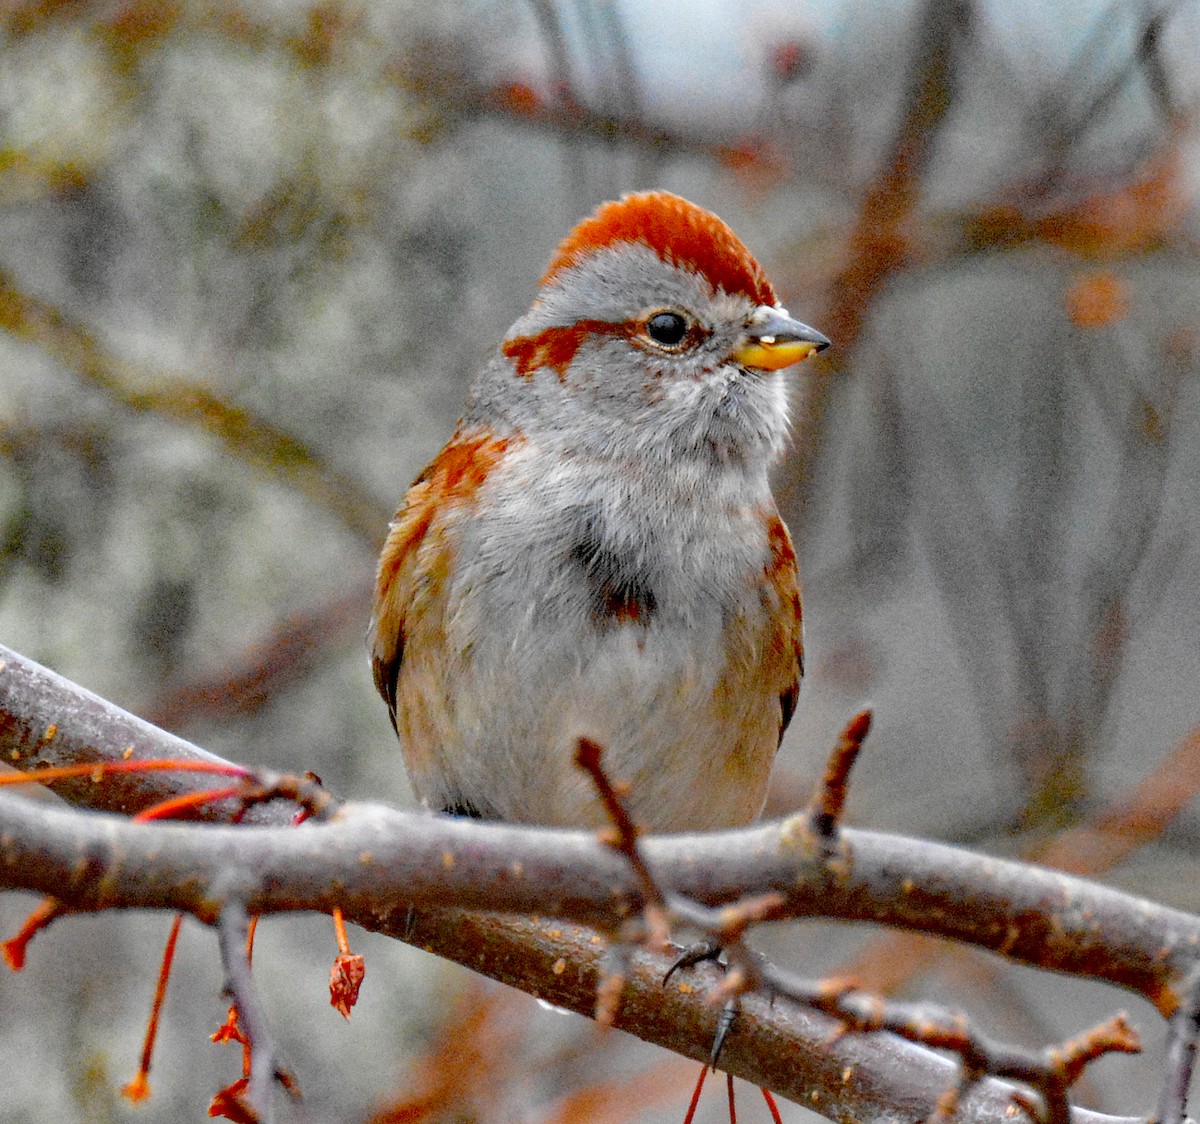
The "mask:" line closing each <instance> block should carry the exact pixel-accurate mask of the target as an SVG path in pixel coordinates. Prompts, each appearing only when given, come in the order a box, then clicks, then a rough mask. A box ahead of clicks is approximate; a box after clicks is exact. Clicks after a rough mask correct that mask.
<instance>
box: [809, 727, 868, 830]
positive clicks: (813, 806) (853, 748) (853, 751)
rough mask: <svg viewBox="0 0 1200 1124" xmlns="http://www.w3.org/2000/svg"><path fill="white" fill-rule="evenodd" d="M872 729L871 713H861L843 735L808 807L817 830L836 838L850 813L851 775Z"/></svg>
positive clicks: (813, 825) (831, 754) (826, 764)
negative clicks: (843, 816) (844, 816)
mask: <svg viewBox="0 0 1200 1124" xmlns="http://www.w3.org/2000/svg"><path fill="white" fill-rule="evenodd" d="M870 729H871V712H870V711H869V710H863V711H860V712H859V713H858V714H856V715H855V716H854V717H853V718H851V719H850V721H849V722H848V723H847V724H846V728H845V729H844V730H843V731H842V736H841V737H840V738H839V739H838V743H837V745H836V746H834V747H833V752H832V753H830V755H829V760H828V761H827V762H826V763H825V775H824V777H822V778H821V783H820V785H819V786H818V788H817V790H816V792H814V793H813V795H812V799H811V800H810V801H809V804H808V815H809V817H810V819H811V820H812V827H813V831H815V832H816V833H817V834H818V835H820V836H822V837H824V838H826V839H832V838H833V836H835V835H836V834H837V830H838V827H839V825H840V824H841V821H842V814H843V813H844V812H845V810H846V796H847V794H848V793H849V788H850V773H851V771H852V770H853V768H854V765H855V763H856V762H857V761H858V755H859V753H860V752H861V751H862V746H863V741H864V740H865V739H866V736H867V734H868V733H869V732H870Z"/></svg>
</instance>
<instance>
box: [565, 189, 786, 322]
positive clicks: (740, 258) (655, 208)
mask: <svg viewBox="0 0 1200 1124" xmlns="http://www.w3.org/2000/svg"><path fill="white" fill-rule="evenodd" d="M622 242H639V243H641V244H642V245H643V246H648V247H649V248H650V249H651V250H653V251H654V252H655V253H656V254H657V255H658V256H659V257H660V258H662V260H663V261H665V262H667V263H668V264H670V265H679V266H683V267H685V268H687V269H691V270H693V271H694V272H696V273H698V274H699V275H700V276H702V277H703V278H704V279H705V280H706V281H707V282H708V283H709V285H710V286H712V288H713V290H714V292H715V291H716V290H718V289H720V290H724V291H725V292H726V293H740V294H742V295H743V296H746V297H748V298H749V299H750V300H751V301H753V302H754V303H755V304H756V305H764V304H765V305H772V306H773V305H775V304H777V303H778V298H777V297H776V295H775V290H774V289H773V288H772V286H771V282H770V281H768V280H767V275H766V274H765V273H764V272H763V269H762V266H760V265H759V264H758V262H757V261H755V260H754V257H753V255H752V254H751V253H750V251H749V250H747V249H746V247H745V245H744V244H743V243H742V240H741V239H740V238H738V236H737V235H736V234H734V233H733V231H732V230H730V229H729V227H728V226H727V225H726V224H725V223H724V222H723V221H722V220H721V219H719V218H718V217H717V216H716V215H714V214H713V213H712V212H711V211H706V210H705V209H704V208H703V207H697V206H696V204H695V203H690V202H688V200H686V199H682V198H680V197H679V196H678V195H672V194H671V193H670V192H667V191H648V192H644V193H642V194H639V195H626V196H625V197H624V198H623V199H620V200H618V201H616V202H614V203H605V204H604V205H603V206H602V207H600V208H599V210H597V211H596V213H595V214H594V215H592V216H591V217H590V218H586V219H584V220H583V222H581V223H580V224H579V225H578V226H577V227H575V229H574V230H573V231H571V233H570V234H569V235H567V237H566V238H565V239H564V240H563V242H562V244H561V245H560V246H559V247H558V249H557V250H556V251H555V254H554V257H553V258H551V259H550V264H549V266H548V267H547V268H546V272H545V274H544V275H543V277H542V284H543V285H547V284H549V283H551V282H552V281H553V280H554V278H555V277H556V276H557V275H558V274H559V273H561V272H562V271H563V270H566V269H570V268H571V267H572V266H574V265H578V264H579V263H580V262H581V261H583V260H584V259H585V258H586V257H588V255H589V254H593V253H595V252H596V251H598V250H602V249H605V248H607V247H609V246H614V245H618V244H620V243H622Z"/></svg>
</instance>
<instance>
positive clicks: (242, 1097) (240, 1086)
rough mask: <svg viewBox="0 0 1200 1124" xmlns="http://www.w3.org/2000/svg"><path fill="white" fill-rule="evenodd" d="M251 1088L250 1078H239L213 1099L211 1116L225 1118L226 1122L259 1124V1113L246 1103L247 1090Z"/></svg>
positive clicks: (209, 1112)
mask: <svg viewBox="0 0 1200 1124" xmlns="http://www.w3.org/2000/svg"><path fill="white" fill-rule="evenodd" d="M249 1087H250V1078H248V1077H239V1078H238V1079H237V1080H236V1081H235V1082H234V1083H233V1084H232V1085H227V1086H226V1087H225V1088H224V1089H222V1090H221V1091H220V1092H219V1093H217V1095H216V1096H215V1097H213V1099H212V1103H211V1104H210V1105H209V1106H208V1115H209V1116H223V1117H225V1119H226V1120H234V1121H236V1122H237V1124H258V1113H257V1112H255V1111H254V1109H253V1108H252V1107H251V1106H250V1104H249V1103H247V1101H246V1090H247V1089H248V1088H249Z"/></svg>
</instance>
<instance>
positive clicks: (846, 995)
mask: <svg viewBox="0 0 1200 1124" xmlns="http://www.w3.org/2000/svg"><path fill="white" fill-rule="evenodd" d="M755 966H756V969H757V971H758V973H759V975H760V977H761V981H762V982H761V986H762V987H764V988H766V989H768V990H769V991H770V992H772V993H773V994H775V995H781V996H785V997H787V998H788V999H791V1000H793V1001H795V1002H798V1003H803V1004H805V1005H806V1006H809V1007H813V1008H815V1009H816V1010H818V1011H821V1012H822V1013H824V1014H827V1015H830V1016H832V1017H833V1018H836V1019H838V1020H839V1021H840V1022H841V1023H842V1024H843V1025H844V1027H845V1029H846V1030H847V1031H853V1032H858V1033H870V1032H873V1031H879V1030H886V1031H890V1032H891V1033H892V1034H896V1035H898V1036H899V1037H901V1038H904V1039H907V1040H908V1041H909V1042H914V1043H916V1044H918V1045H921V1046H928V1047H930V1048H932V1049H936V1050H947V1051H949V1052H951V1053H953V1054H957V1055H958V1057H959V1060H960V1064H961V1067H962V1068H961V1070H960V1074H959V1080H958V1082H957V1083H956V1085H955V1086H953V1087H952V1088H950V1089H948V1090H947V1091H946V1093H944V1094H943V1096H942V1097H941V1098H940V1099H939V1101H938V1103H937V1105H936V1106H935V1108H934V1111H933V1113H932V1114H931V1119H932V1120H946V1119H949V1118H950V1117H951V1116H953V1114H954V1112H955V1110H956V1107H957V1105H958V1102H959V1101H960V1100H961V1098H962V1096H963V1095H964V1094H965V1093H966V1091H967V1090H968V1089H969V1088H970V1087H971V1086H972V1085H974V1084H975V1083H976V1082H978V1081H981V1080H983V1079H984V1078H985V1077H996V1078H1000V1079H1008V1080H1013V1081H1020V1082H1022V1083H1024V1084H1025V1085H1028V1086H1029V1087H1030V1088H1032V1089H1033V1090H1035V1091H1036V1092H1037V1094H1038V1095H1039V1096H1040V1098H1041V1100H1042V1105H1043V1108H1042V1110H1041V1111H1034V1112H1033V1113H1032V1115H1033V1116H1034V1117H1035V1118H1036V1119H1037V1120H1039V1121H1041V1122H1043V1124H1068V1120H1069V1117H1070V1104H1069V1102H1068V1100H1067V1095H1066V1094H1067V1090H1068V1089H1069V1088H1070V1087H1071V1086H1072V1085H1074V1084H1075V1082H1076V1081H1078V1080H1079V1078H1080V1076H1082V1074H1083V1071H1084V1069H1085V1068H1086V1067H1087V1066H1088V1065H1089V1064H1090V1063H1091V1062H1093V1061H1095V1060H1096V1059H1097V1058H1099V1057H1102V1056H1103V1055H1105V1054H1111V1053H1121V1054H1134V1053H1139V1052H1140V1051H1141V1048H1142V1047H1141V1039H1140V1038H1139V1036H1138V1034H1137V1031H1136V1030H1135V1029H1134V1028H1133V1027H1132V1026H1130V1025H1129V1023H1128V1021H1127V1020H1126V1018H1125V1016H1124V1015H1123V1014H1119V1015H1115V1016H1113V1018H1111V1019H1109V1020H1108V1021H1106V1022H1104V1023H1101V1024H1100V1025H1099V1026H1096V1027H1093V1028H1092V1029H1091V1030H1089V1031H1086V1032H1085V1033H1083V1034H1080V1035H1078V1036H1077V1037H1075V1038H1072V1039H1069V1040H1068V1041H1066V1042H1064V1043H1062V1044H1061V1045H1058V1046H1050V1047H1047V1048H1046V1049H1044V1050H1040V1051H1038V1050H1027V1049H1023V1048H1020V1047H1016V1046H1009V1045H1006V1044H1004V1043H998V1042H993V1041H991V1040H990V1039H988V1038H987V1037H985V1036H984V1035H983V1034H981V1033H979V1032H978V1031H977V1030H975V1029H974V1028H973V1027H972V1026H971V1024H970V1022H969V1020H968V1019H967V1018H966V1016H964V1015H961V1014H956V1013H953V1012H950V1011H944V1010H940V1009H938V1008H935V1007H932V1006H929V1005H925V1004H911V1003H893V1002H888V1001H885V1000H883V999H880V998H879V997H878V996H875V995H869V994H867V993H865V992H862V991H858V990H855V989H854V988H853V987H852V986H851V985H850V984H848V983H847V982H845V981H843V980H803V979H799V978H797V977H795V976H792V975H791V974H790V973H786V972H782V971H780V970H779V969H778V968H776V967H775V966H774V965H773V964H770V963H769V962H767V961H765V960H759V961H758V962H757V963H756V965H755ZM1020 1103H1021V1104H1022V1105H1023V1106H1026V1107H1027V1106H1029V1105H1031V1104H1032V1103H1033V1102H1029V1101H1026V1100H1022V1101H1021V1102H1020ZM1174 1124H1180V1119H1176V1121H1175V1122H1174Z"/></svg>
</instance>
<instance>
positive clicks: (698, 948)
mask: <svg viewBox="0 0 1200 1124" xmlns="http://www.w3.org/2000/svg"><path fill="white" fill-rule="evenodd" d="M705 960H715V961H716V962H717V963H718V964H721V946H720V945H719V944H717V942H716V941H714V940H712V939H711V938H710V939H709V940H706V941H700V942H698V943H697V944H694V945H692V946H691V947H690V948H685V949H684V950H683V952H681V953H680V954H679V957H678V958H677V959H676V961H675V963H674V964H672V965H671V967H670V968H668V969H667V974H666V975H665V976H663V983H664V984H665V983H666V982H667V981H668V980H669V979H670V978H671V977H672V976H673V975H674V974H675V973H676V972H677V971H678V970H679V969H680V968H691V967H694V966H695V965H696V964H703V963H704V961H705ZM737 1013H738V1003H737V1000H736V999H727V1000H726V1001H725V1005H724V1006H723V1007H722V1008H721V1018H720V1021H719V1022H718V1023H717V1033H716V1037H714V1038H713V1044H712V1049H711V1050H710V1051H709V1054H708V1066H709V1068H710V1069H711V1070H713V1071H714V1072H715V1071H716V1068H717V1062H718V1061H720V1059H721V1049H722V1047H724V1045H725V1039H726V1038H727V1037H728V1036H729V1031H730V1029H731V1028H732V1027H733V1024H734V1021H735V1020H736V1019H737Z"/></svg>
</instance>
